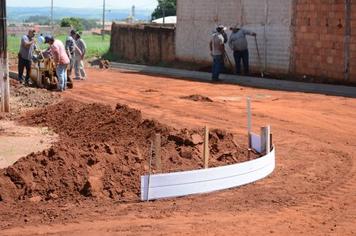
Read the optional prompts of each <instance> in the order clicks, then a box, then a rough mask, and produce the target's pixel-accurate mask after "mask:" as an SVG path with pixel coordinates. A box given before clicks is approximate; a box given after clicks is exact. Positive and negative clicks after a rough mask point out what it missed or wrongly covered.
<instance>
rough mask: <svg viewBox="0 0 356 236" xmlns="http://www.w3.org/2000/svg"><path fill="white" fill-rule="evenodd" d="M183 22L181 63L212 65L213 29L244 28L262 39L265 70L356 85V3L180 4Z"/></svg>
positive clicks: (213, 0) (189, 0)
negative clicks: (192, 62)
mask: <svg viewBox="0 0 356 236" xmlns="http://www.w3.org/2000/svg"><path fill="white" fill-rule="evenodd" d="M177 20H178V22H177V32H176V55H177V57H178V59H180V60H183V61H194V62H202V63H207V62H209V61H210V60H211V59H210V55H209V50H208V47H207V45H208V42H209V40H210V35H211V33H212V30H213V29H214V28H215V26H216V25H217V24H225V25H227V26H231V25H234V24H237V23H238V24H240V25H242V26H244V27H245V28H247V29H251V30H253V31H255V32H256V33H257V34H258V44H259V49H260V52H261V59H262V60H261V61H262V65H263V67H264V69H265V71H267V72H274V73H282V74H295V75H301V76H304V75H306V76H312V77H320V78H326V79H332V80H338V81H346V82H356V0H177ZM249 48H250V58H251V59H250V61H251V67H252V69H254V70H255V71H258V70H259V69H260V66H259V65H260V64H259V60H257V58H258V57H257V53H256V51H257V50H256V46H255V42H254V39H253V38H249ZM229 53H231V52H229Z"/></svg>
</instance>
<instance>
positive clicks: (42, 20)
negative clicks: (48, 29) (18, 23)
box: [25, 15, 51, 25]
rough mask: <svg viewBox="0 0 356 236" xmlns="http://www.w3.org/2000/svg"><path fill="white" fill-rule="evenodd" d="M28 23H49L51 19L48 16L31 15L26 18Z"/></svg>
mask: <svg viewBox="0 0 356 236" xmlns="http://www.w3.org/2000/svg"><path fill="white" fill-rule="evenodd" d="M25 22H26V23H36V24H39V25H49V24H50V22H51V19H50V18H49V17H48V16H40V15H36V16H30V17H28V18H27V19H26V20H25Z"/></svg>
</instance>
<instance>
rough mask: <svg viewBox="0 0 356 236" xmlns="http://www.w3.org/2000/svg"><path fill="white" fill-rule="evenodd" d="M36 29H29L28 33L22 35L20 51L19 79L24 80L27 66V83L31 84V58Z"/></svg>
mask: <svg viewBox="0 0 356 236" xmlns="http://www.w3.org/2000/svg"><path fill="white" fill-rule="evenodd" d="M35 33H36V31H35V30H32V29H31V30H29V31H28V34H27V35H24V36H22V38H21V44H20V51H19V54H18V59H19V61H18V80H19V81H20V82H23V72H24V69H25V68H26V77H25V81H24V82H25V85H28V84H29V80H30V73H31V60H32V55H33V51H34V49H35V40H34V37H35Z"/></svg>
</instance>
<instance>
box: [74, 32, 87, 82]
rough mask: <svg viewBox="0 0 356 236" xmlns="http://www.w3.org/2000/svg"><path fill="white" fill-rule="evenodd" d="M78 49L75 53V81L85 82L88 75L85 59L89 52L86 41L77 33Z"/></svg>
mask: <svg viewBox="0 0 356 236" xmlns="http://www.w3.org/2000/svg"><path fill="white" fill-rule="evenodd" d="M75 36H76V37H75V38H76V41H75V42H76V48H75V53H74V70H75V79H77V80H78V79H82V80H85V79H86V78H87V74H86V72H85V69H84V57H85V54H86V50H87V45H86V44H85V42H84V40H83V39H82V38H81V36H80V33H79V32H78V33H76V35H75Z"/></svg>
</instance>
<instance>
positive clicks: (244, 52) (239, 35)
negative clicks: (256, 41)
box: [229, 26, 256, 75]
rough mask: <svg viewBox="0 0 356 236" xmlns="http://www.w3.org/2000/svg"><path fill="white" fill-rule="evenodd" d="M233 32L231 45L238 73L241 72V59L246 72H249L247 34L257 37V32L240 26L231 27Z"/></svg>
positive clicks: (246, 73) (230, 40)
mask: <svg viewBox="0 0 356 236" xmlns="http://www.w3.org/2000/svg"><path fill="white" fill-rule="evenodd" d="M230 30H231V31H232V34H231V36H230V39H229V46H230V48H231V50H233V51H234V59H235V65H236V73H237V74H241V60H242V63H243V66H244V74H245V75H248V73H249V52H248V43H247V39H246V35H251V36H254V37H256V33H254V32H251V31H249V30H246V29H243V28H240V27H238V26H234V27H231V28H230Z"/></svg>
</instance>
